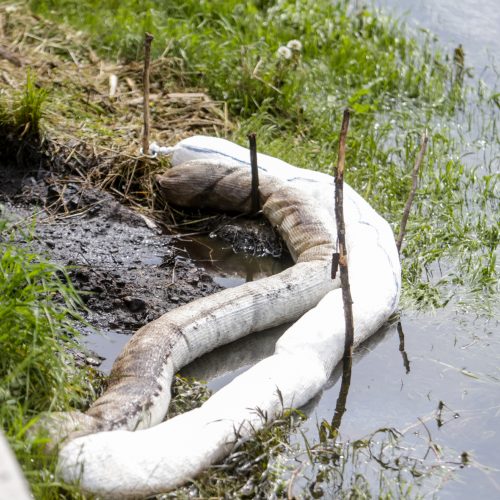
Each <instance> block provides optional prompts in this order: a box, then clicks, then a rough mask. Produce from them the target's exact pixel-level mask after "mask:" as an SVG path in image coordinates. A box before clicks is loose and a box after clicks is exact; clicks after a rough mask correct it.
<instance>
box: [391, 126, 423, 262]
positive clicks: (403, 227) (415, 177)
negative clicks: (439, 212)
mask: <svg viewBox="0 0 500 500" xmlns="http://www.w3.org/2000/svg"><path fill="white" fill-rule="evenodd" d="M428 142H429V137H428V135H427V130H425V131H424V133H423V134H422V140H421V141H420V151H419V153H418V156H417V159H416V160H415V165H414V166H413V172H412V186H411V190H410V194H409V195H408V200H406V205H405V209H404V211H403V217H402V219H401V225H400V227H399V235H398V238H397V240H396V247H397V249H398V253H401V245H402V244H403V238H404V236H405V233H406V224H407V222H408V217H409V215H410V210H411V206H412V204H413V199H414V198H415V192H416V191H417V187H418V173H419V171H420V167H421V165H422V160H423V159H424V155H425V150H426V149H427V143H428Z"/></svg>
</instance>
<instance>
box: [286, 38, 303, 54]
mask: <svg viewBox="0 0 500 500" xmlns="http://www.w3.org/2000/svg"><path fill="white" fill-rule="evenodd" d="M286 46H287V47H288V48H289V49H290V50H293V51H295V52H301V51H302V42H301V41H300V40H290V41H289V42H288V43H287V44H286Z"/></svg>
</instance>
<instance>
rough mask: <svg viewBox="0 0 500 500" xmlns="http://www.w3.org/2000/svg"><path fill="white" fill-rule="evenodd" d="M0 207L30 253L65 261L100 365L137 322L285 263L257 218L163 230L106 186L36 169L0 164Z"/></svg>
mask: <svg viewBox="0 0 500 500" xmlns="http://www.w3.org/2000/svg"><path fill="white" fill-rule="evenodd" d="M0 209H1V214H0V216H1V217H2V218H7V219H10V220H11V221H15V222H17V223H18V224H19V225H20V226H22V227H24V226H25V225H27V227H32V237H31V238H29V237H27V238H26V239H29V240H30V245H31V247H32V248H33V250H34V251H35V252H37V253H41V254H42V255H44V256H46V257H48V258H49V259H50V260H52V261H54V262H57V263H60V264H63V265H65V266H68V269H69V274H70V276H71V280H72V282H73V284H74V285H75V287H76V289H77V290H78V291H79V292H80V294H81V297H82V299H83V302H84V303H85V306H86V309H85V310H84V311H83V316H84V318H85V320H86V321H87V322H88V325H86V326H81V327H80V330H81V331H82V333H83V334H84V338H83V343H84V344H86V345H87V346H88V348H89V349H90V352H89V353H86V354H85V356H83V359H85V360H86V361H87V362H89V363H91V364H94V365H99V364H101V362H102V366H101V368H102V369H103V371H105V372H107V371H109V369H110V368H111V364H112V360H113V358H114V357H115V356H116V355H117V354H118V352H119V350H120V349H121V347H122V346H123V345H124V344H125V343H126V341H127V340H128V338H129V335H131V334H133V333H134V332H135V331H136V330H137V329H138V328H140V327H141V326H142V325H144V324H146V323H148V322H149V321H152V320H154V319H155V318H157V317H159V316H160V315H162V314H164V313H166V312H168V311H169V310H171V309H173V308H175V307H178V306H180V305H182V304H186V303H189V302H191V301H193V300H195V299H197V298H200V297H204V296H207V295H210V294H213V293H215V292H217V291H219V290H221V289H222V288H225V287H228V286H237V285H239V284H240V283H242V282H244V281H247V280H249V279H258V278H260V277H262V276H265V275H269V274H274V273H275V272H279V271H281V270H282V268H283V267H286V266H287V265H289V263H288V262H287V260H286V259H285V262H284V263H283V264H282V263H280V261H279V260H277V259H276V258H274V256H277V255H281V254H282V253H283V252H282V245H283V244H282V242H281V240H280V239H279V238H278V237H277V236H276V233H275V232H274V231H273V230H272V228H271V227H270V226H269V225H268V224H267V223H266V222H263V221H262V219H255V220H254V221H244V220H242V221H240V220H234V219H233V218H228V217H221V218H218V219H217V223H216V224H215V225H214V226H213V227H211V228H209V229H210V230H207V231H205V233H204V234H197V236H196V237H195V238H192V237H186V236H183V235H179V234H177V235H174V234H166V232H165V230H164V229H163V228H162V227H161V225H160V224H158V223H157V222H155V221H153V220H152V219H150V218H149V217H147V216H145V215H142V214H140V213H138V212H136V211H134V210H132V209H131V208H129V207H127V206H125V205H123V204H122V203H120V202H119V201H117V200H116V199H115V198H114V197H113V196H112V195H111V194H109V193H108V192H104V191H100V190H98V189H96V188H94V187H91V186H89V185H87V184H86V183H84V182H82V181H81V179H78V178H66V177H64V176H61V175H56V174H54V173H53V172H47V171H43V170H36V171H28V170H24V171H22V170H19V168H17V167H9V166H3V167H2V168H1V169H0ZM29 221H31V222H29ZM28 231H29V230H28ZM239 252H247V253H245V254H244V253H239ZM224 262H227V263H228V265H225V264H224Z"/></svg>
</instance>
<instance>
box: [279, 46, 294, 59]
mask: <svg viewBox="0 0 500 500" xmlns="http://www.w3.org/2000/svg"><path fill="white" fill-rule="evenodd" d="M277 55H278V57H280V58H281V59H291V58H292V51H291V50H290V49H289V48H288V47H285V46H284V45H282V46H281V47H280V48H279V49H278V51H277Z"/></svg>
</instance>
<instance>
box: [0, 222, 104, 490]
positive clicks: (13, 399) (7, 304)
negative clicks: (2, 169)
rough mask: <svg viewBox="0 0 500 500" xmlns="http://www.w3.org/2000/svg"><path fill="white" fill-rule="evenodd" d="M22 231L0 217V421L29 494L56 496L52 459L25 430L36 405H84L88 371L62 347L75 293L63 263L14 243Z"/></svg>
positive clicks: (68, 345)
mask: <svg viewBox="0 0 500 500" xmlns="http://www.w3.org/2000/svg"><path fill="white" fill-rule="evenodd" d="M25 238H26V236H25V235H24V234H23V233H21V232H19V231H14V230H13V229H10V228H9V226H8V224H7V223H6V222H5V221H0V352H1V356H0V424H1V426H2V429H3V431H4V432H5V434H6V436H7V438H8V440H9V442H10V444H11V446H12V448H13V449H14V451H15V453H16V455H17V457H18V459H19V460H20V463H21V466H22V468H23V470H24V472H25V474H26V477H27V478H28V480H29V482H30V485H31V488H32V490H33V493H34V495H35V498H59V493H60V492H62V491H63V490H64V489H66V487H63V486H62V485H60V484H59V482H58V481H57V479H56V478H55V476H54V469H55V463H54V459H53V457H48V456H45V455H44V453H43V452H42V445H43V439H38V438H37V439H35V440H34V441H33V442H31V441H30V440H29V439H27V432H28V431H29V429H30V428H31V427H32V426H33V424H34V423H35V422H36V420H37V417H38V415H39V414H40V413H41V412H44V411H58V410H68V409H70V408H84V407H85V406H86V405H87V403H88V402H89V401H90V400H91V399H93V397H94V391H93V389H92V379H93V378H94V377H93V375H92V372H91V371H89V370H86V369H81V368H77V367H76V366H75V362H74V360H73V357H72V356H71V353H70V349H72V348H75V347H76V342H75V336H76V331H75V329H74V327H73V324H74V321H75V319H77V318H78V315H77V309H78V308H79V307H80V306H81V303H80V299H79V297H78V295H77V293H76V291H75V289H74V288H73V287H72V285H71V284H70V282H69V279H68V276H67V274H66V272H65V271H64V269H62V268H61V267H59V266H56V265H54V264H51V263H50V262H48V261H46V260H44V259H43V258H41V257H40V256H38V255H36V254H33V253H31V252H30V250H29V248H28V247H25V246H22V247H21V246H19V244H18V243H17V242H18V241H19V240H25Z"/></svg>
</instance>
